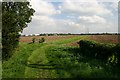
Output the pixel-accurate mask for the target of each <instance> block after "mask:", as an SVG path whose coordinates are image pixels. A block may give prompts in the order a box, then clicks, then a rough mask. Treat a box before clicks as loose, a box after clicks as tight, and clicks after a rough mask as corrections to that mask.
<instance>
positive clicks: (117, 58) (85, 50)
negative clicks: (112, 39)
mask: <svg viewBox="0 0 120 80" xmlns="http://www.w3.org/2000/svg"><path fill="white" fill-rule="evenodd" d="M78 44H79V46H80V50H81V52H82V55H83V56H87V57H92V58H96V59H100V60H102V61H104V62H107V63H108V62H109V63H112V64H118V65H120V44H117V45H115V44H106V43H98V42H95V41H87V40H81V41H79V42H78ZM113 56H114V57H113Z"/></svg>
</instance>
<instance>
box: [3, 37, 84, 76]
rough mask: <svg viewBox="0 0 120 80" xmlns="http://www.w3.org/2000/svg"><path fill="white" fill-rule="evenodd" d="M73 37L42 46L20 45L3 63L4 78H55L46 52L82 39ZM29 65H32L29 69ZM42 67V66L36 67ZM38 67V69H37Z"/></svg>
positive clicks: (54, 72) (55, 74) (54, 71)
mask: <svg viewBox="0 0 120 80" xmlns="http://www.w3.org/2000/svg"><path fill="white" fill-rule="evenodd" d="M84 38H85V37H75V38H70V39H63V40H57V41H54V42H49V43H43V44H37V43H36V44H25V43H21V44H20V47H19V49H18V50H17V51H16V52H15V53H14V55H13V56H12V57H11V58H10V59H9V60H8V61H4V62H3V77H4V78H25V77H26V78H49V77H57V76H58V74H57V73H56V70H55V69H52V68H54V66H51V65H49V63H48V62H49V60H48V57H47V56H46V51H47V49H49V48H50V47H52V46H54V45H55V46H63V45H64V44H67V43H70V42H73V41H77V40H80V39H84ZM30 64H34V68H33V65H32V67H31V65H30ZM38 65H42V66H38ZM37 66H38V67H37Z"/></svg>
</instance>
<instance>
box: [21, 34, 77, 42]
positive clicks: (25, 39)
mask: <svg viewBox="0 0 120 80" xmlns="http://www.w3.org/2000/svg"><path fill="white" fill-rule="evenodd" d="M42 37H43V38H45V41H46V42H50V41H56V40H62V39H68V38H73V37H76V36H75V35H69V36H26V37H20V40H19V41H20V42H32V39H33V38H36V40H38V39H40V38H42Z"/></svg>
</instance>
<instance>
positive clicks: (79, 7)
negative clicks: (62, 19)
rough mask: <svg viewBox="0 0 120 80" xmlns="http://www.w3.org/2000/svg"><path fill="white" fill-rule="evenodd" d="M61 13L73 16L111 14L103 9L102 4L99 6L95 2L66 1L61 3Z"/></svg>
mask: <svg viewBox="0 0 120 80" xmlns="http://www.w3.org/2000/svg"><path fill="white" fill-rule="evenodd" d="M61 11H62V12H63V13H64V12H66V13H74V14H84V15H85V14H87V15H88V14H96V15H107V14H112V12H111V11H110V10H108V9H107V8H105V7H104V6H103V4H102V5H101V4H100V3H98V2H97V1H96V0H94V2H72V1H68V0H66V1H65V2H63V5H62V7H61Z"/></svg>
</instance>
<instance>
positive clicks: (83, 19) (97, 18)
mask: <svg viewBox="0 0 120 80" xmlns="http://www.w3.org/2000/svg"><path fill="white" fill-rule="evenodd" d="M78 19H80V21H81V22H83V23H106V20H105V19H104V18H102V17H100V16H96V15H95V16H79V17H78Z"/></svg>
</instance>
